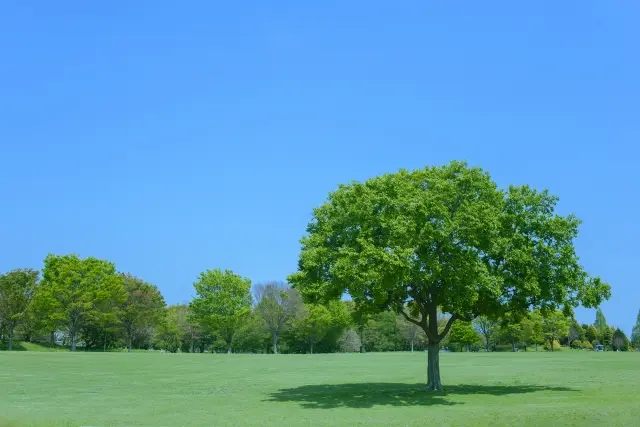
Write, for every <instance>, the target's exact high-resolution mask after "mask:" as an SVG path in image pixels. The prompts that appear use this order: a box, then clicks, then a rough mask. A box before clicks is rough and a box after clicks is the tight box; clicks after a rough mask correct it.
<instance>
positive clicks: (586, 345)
mask: <svg viewBox="0 0 640 427" xmlns="http://www.w3.org/2000/svg"><path fill="white" fill-rule="evenodd" d="M582 348H584V349H585V350H593V345H591V343H590V342H589V341H587V340H584V341H582Z"/></svg>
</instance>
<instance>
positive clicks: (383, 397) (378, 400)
mask: <svg viewBox="0 0 640 427" xmlns="http://www.w3.org/2000/svg"><path fill="white" fill-rule="evenodd" d="M539 391H557V392H569V391H575V390H574V389H571V388H566V387H545V386H534V385H510V386H509V385H504V386H503V385H493V386H492V385H475V384H473V385H471V384H461V385H451V386H447V387H445V388H444V392H440V393H438V392H426V391H424V384H394V383H362V384H323V385H305V386H301V387H296V388H287V389H281V390H278V391H277V392H275V393H272V394H271V396H270V399H269V401H270V402H298V403H300V406H302V407H303V408H309V409H334V408H372V407H374V406H431V405H448V406H451V405H458V404H461V403H463V402H455V401H452V400H450V398H451V397H455V396H456V395H458V396H464V395H489V396H505V395H510V394H524V393H535V392H539Z"/></svg>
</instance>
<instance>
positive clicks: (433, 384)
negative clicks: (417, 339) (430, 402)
mask: <svg viewBox="0 0 640 427" xmlns="http://www.w3.org/2000/svg"><path fill="white" fill-rule="evenodd" d="M440 390H442V382H441V380H440V343H435V344H432V343H429V346H428V347H427V391H440Z"/></svg>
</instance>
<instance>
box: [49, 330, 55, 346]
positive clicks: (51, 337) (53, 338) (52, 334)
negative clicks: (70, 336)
mask: <svg viewBox="0 0 640 427" xmlns="http://www.w3.org/2000/svg"><path fill="white" fill-rule="evenodd" d="M50 340H51V343H50V344H51V347H53V346H54V345H55V343H56V331H53V332H51V336H50Z"/></svg>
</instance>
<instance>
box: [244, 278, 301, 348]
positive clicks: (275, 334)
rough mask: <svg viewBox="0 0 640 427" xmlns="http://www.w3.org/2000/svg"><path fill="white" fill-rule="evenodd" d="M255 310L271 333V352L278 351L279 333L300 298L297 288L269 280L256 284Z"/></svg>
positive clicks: (296, 308)
mask: <svg viewBox="0 0 640 427" xmlns="http://www.w3.org/2000/svg"><path fill="white" fill-rule="evenodd" d="M255 295H256V308H255V309H256V312H257V313H258V315H259V316H260V317H261V318H262V320H263V321H264V324H265V325H266V328H267V330H268V331H269V333H270V334H271V343H272V346H273V353H274V354H276V353H278V339H279V337H280V334H281V333H282V332H284V331H285V329H286V328H287V327H289V325H290V323H291V321H292V320H293V318H294V316H295V315H296V313H297V312H298V311H299V310H300V308H301V305H302V300H301V299H300V294H299V293H298V291H297V290H295V289H292V288H290V287H288V286H287V285H286V284H284V283H279V282H269V283H266V284H261V285H258V286H256V291H255Z"/></svg>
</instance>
